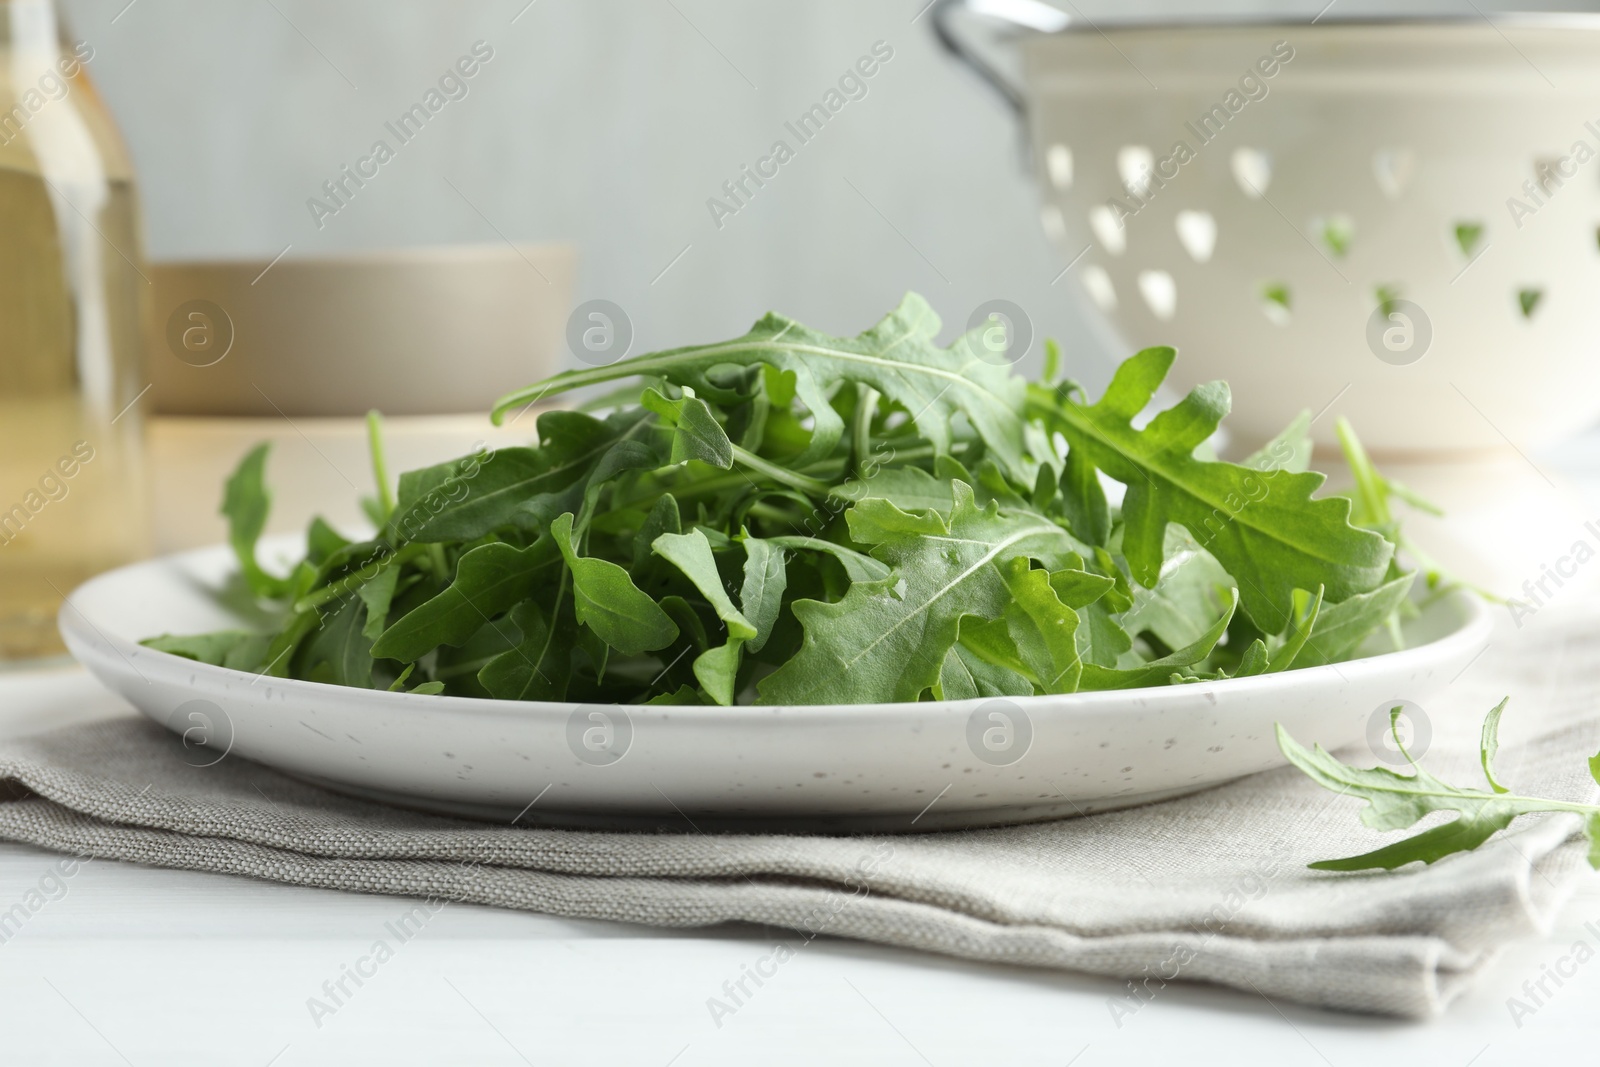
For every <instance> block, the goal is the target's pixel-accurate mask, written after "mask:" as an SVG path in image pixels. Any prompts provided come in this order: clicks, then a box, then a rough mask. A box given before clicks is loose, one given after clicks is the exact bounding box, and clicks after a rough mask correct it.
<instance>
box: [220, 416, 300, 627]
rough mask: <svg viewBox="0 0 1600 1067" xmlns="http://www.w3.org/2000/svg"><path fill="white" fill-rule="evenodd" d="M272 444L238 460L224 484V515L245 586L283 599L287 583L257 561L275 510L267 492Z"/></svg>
mask: <svg viewBox="0 0 1600 1067" xmlns="http://www.w3.org/2000/svg"><path fill="white" fill-rule="evenodd" d="M271 450H272V445H271V444H270V443H268V442H265V441H263V442H262V443H261V444H259V445H257V446H256V447H254V448H252V449H251V450H250V451H249V452H247V453H246V454H245V457H244V458H243V459H241V460H240V461H239V465H238V467H236V468H234V471H233V474H231V475H230V476H229V477H228V480H227V482H226V483H224V485H223V489H222V509H221V513H222V516H223V517H224V518H226V519H227V520H228V543H229V544H230V545H232V546H233V554H234V556H235V557H236V558H237V559H238V560H239V572H240V573H241V574H242V575H243V576H244V581H245V585H246V586H247V587H248V588H249V589H250V591H251V592H252V593H254V594H255V595H256V596H258V597H275V596H282V595H283V592H284V590H285V589H286V588H287V586H288V583H287V582H286V581H285V580H284V579H282V578H277V577H274V576H273V575H271V574H268V573H267V572H266V571H264V570H262V569H261V564H260V563H258V562H256V542H257V541H259V540H261V532H262V531H263V530H265V529H266V528H267V515H268V513H270V512H271V510H272V494H271V493H270V492H269V491H268V490H267V482H266V466H267V453H268V452H270V451H271Z"/></svg>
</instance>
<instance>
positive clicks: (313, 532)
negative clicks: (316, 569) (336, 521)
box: [306, 515, 350, 565]
mask: <svg viewBox="0 0 1600 1067" xmlns="http://www.w3.org/2000/svg"><path fill="white" fill-rule="evenodd" d="M349 546H350V541H349V539H348V538H346V537H345V536H344V535H343V534H341V533H340V532H339V531H338V530H335V529H334V528H333V527H332V526H329V525H328V523H327V521H326V520H324V519H323V517H322V516H321V515H317V516H315V517H314V518H312V520H311V525H310V526H309V527H307V528H306V561H307V562H308V563H314V564H318V565H320V564H321V563H322V561H323V560H325V559H327V558H328V557H329V556H331V555H333V554H334V553H336V552H338V551H339V550H340V549H343V548H348V547H349Z"/></svg>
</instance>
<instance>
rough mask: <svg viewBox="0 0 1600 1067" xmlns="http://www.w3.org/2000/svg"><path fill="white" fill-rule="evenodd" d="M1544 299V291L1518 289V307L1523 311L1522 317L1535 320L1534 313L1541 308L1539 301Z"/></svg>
mask: <svg viewBox="0 0 1600 1067" xmlns="http://www.w3.org/2000/svg"><path fill="white" fill-rule="evenodd" d="M1543 299H1544V290H1543V289H1518V290H1517V306H1518V307H1520V308H1521V309H1522V317H1523V318H1525V319H1531V318H1533V312H1534V310H1535V309H1536V308H1538V306H1539V301H1541V300H1543Z"/></svg>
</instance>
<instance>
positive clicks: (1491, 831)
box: [1277, 697, 1600, 871]
mask: <svg viewBox="0 0 1600 1067" xmlns="http://www.w3.org/2000/svg"><path fill="white" fill-rule="evenodd" d="M1510 699H1511V698H1510V697H1507V698H1506V699H1505V700H1502V701H1501V702H1500V703H1499V704H1498V705H1496V706H1495V707H1494V709H1493V710H1492V711H1490V712H1489V715H1488V717H1487V718H1486V719H1485V720H1484V724H1483V736H1482V740H1481V742H1480V751H1479V758H1480V761H1481V762H1482V764H1483V772H1484V777H1485V778H1486V779H1488V782H1489V787H1490V789H1489V791H1487V792H1485V791H1484V790H1482V789H1467V788H1462V787H1459V786H1453V785H1450V784H1449V783H1447V782H1444V781H1442V780H1440V779H1439V778H1436V777H1434V776H1433V775H1432V774H1429V773H1428V772H1427V771H1425V770H1423V768H1422V767H1421V766H1419V765H1418V764H1417V762H1416V761H1415V760H1413V759H1412V758H1411V754H1410V753H1409V752H1406V749H1405V745H1404V743H1403V742H1402V741H1401V739H1400V728H1399V723H1400V710H1401V709H1400V708H1398V707H1397V708H1395V709H1393V710H1392V711H1391V712H1390V713H1389V725H1390V730H1391V731H1392V733H1393V736H1394V741H1395V745H1396V746H1397V747H1398V748H1399V749H1400V752H1401V753H1402V754H1403V755H1404V756H1405V757H1406V761H1407V762H1408V763H1410V764H1411V769H1412V772H1413V773H1411V774H1409V775H1406V774H1400V773H1399V772H1397V771H1392V770H1390V769H1388V768H1387V767H1371V768H1368V769H1365V770H1362V769H1360V768H1357V767H1352V766H1350V765H1349V764H1346V763H1344V762H1342V761H1340V760H1339V759H1338V758H1337V757H1335V756H1333V755H1332V754H1330V753H1329V752H1327V751H1326V750H1325V749H1323V747H1322V746H1321V745H1317V746H1316V748H1315V749H1310V750H1308V749H1306V748H1305V747H1304V746H1302V745H1301V744H1299V743H1298V742H1296V741H1295V739H1294V738H1292V737H1290V736H1289V732H1288V731H1287V730H1285V729H1284V728H1283V725H1282V724H1281V723H1280V724H1279V725H1278V727H1277V731H1278V747H1279V749H1281V750H1282V751H1283V754H1284V756H1285V757H1287V758H1288V760H1289V762H1290V763H1292V764H1294V765H1295V766H1296V767H1298V768H1300V769H1301V770H1302V771H1304V772H1305V773H1306V774H1307V775H1309V776H1310V777H1311V779H1312V780H1313V781H1315V782H1316V783H1317V784H1318V785H1320V786H1322V787H1323V788H1324V789H1331V790H1333V791H1334V792H1336V793H1341V794H1346V795H1349V796H1353V797H1356V798H1357V799H1359V800H1363V801H1365V802H1366V805H1367V806H1366V807H1364V808H1362V809H1361V821H1362V822H1363V823H1365V824H1366V825H1368V826H1370V827H1372V828H1373V829H1374V830H1404V829H1407V828H1409V827H1411V826H1414V825H1416V823H1417V822H1418V821H1419V820H1421V819H1422V818H1423V817H1425V816H1427V815H1432V814H1434V813H1435V812H1453V813H1455V815H1456V817H1455V818H1454V819H1452V820H1451V821H1449V822H1446V823H1442V824H1440V825H1438V826H1435V827H1432V828H1430V829H1427V830H1424V831H1422V832H1421V833H1419V834H1415V835H1413V836H1411V837H1408V838H1405V839H1404V840H1401V841H1396V842H1395V843H1393V844H1391V845H1385V846H1384V847H1383V848H1380V849H1375V850H1374V851H1372V852H1366V853H1363V854H1362V855H1359V856H1349V857H1346V858H1345V859H1337V860H1319V861H1317V862H1316V863H1313V864H1311V866H1312V867H1313V868H1314V869H1316V870H1319V871H1366V870H1373V869H1377V868H1382V869H1384V870H1393V869H1395V868H1396V867H1401V866H1404V865H1405V864H1407V863H1413V862H1416V861H1418V860H1420V861H1422V862H1423V863H1436V862H1438V861H1439V860H1441V859H1443V858H1445V857H1446V856H1450V855H1454V854H1455V853H1457V852H1468V851H1471V850H1472V849H1475V848H1477V847H1478V846H1479V845H1481V844H1483V843H1484V842H1485V841H1487V840H1489V838H1491V837H1493V836H1494V835H1495V834H1496V833H1497V832H1499V831H1501V830H1504V829H1505V828H1506V827H1508V826H1510V825H1511V823H1512V821H1513V820H1514V819H1516V818H1517V816H1519V815H1531V814H1534V813H1536V812H1572V813H1575V814H1578V815H1582V816H1584V831H1585V833H1587V835H1588V837H1589V842H1590V850H1589V864H1590V866H1592V867H1594V868H1596V869H1600V805H1594V804H1575V803H1571V802H1568V801H1562V800H1548V799H1544V798H1541V797H1524V796H1518V795H1516V794H1513V793H1511V792H1509V791H1508V790H1507V789H1506V787H1505V786H1503V785H1501V784H1500V782H1499V781H1498V780H1497V779H1496V778H1495V774H1494V757H1495V753H1496V752H1497V751H1498V750H1499V748H1500V742H1499V728H1500V716H1501V714H1502V713H1503V712H1504V711H1505V707H1506V704H1507V703H1508V702H1509V701H1510ZM1589 772H1590V774H1591V775H1592V776H1593V777H1594V779H1595V781H1596V782H1597V783H1600V754H1596V755H1595V756H1593V757H1591V758H1590V760H1589Z"/></svg>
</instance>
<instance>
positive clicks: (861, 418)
mask: <svg viewBox="0 0 1600 1067" xmlns="http://www.w3.org/2000/svg"><path fill="white" fill-rule="evenodd" d="M877 413H878V391H877V390H876V389H874V388H872V386H870V385H866V384H862V383H857V385H856V412H855V417H854V418H853V419H851V420H850V470H851V473H853V474H854V475H855V476H856V477H857V478H865V477H866V476H867V475H866V466H867V454H868V453H869V452H870V451H871V449H872V417H873V416H874V415H876V414H877Z"/></svg>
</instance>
